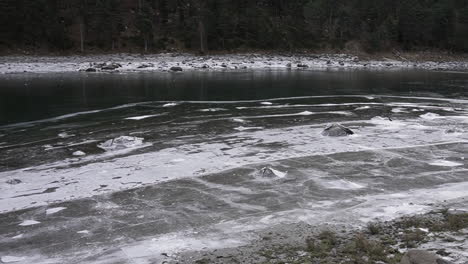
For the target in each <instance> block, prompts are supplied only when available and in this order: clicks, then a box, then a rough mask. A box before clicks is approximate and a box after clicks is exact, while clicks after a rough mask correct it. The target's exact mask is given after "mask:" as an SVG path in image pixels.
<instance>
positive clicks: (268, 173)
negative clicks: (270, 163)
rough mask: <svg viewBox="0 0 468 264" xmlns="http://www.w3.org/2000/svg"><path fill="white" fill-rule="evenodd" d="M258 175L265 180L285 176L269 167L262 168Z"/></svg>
mask: <svg viewBox="0 0 468 264" xmlns="http://www.w3.org/2000/svg"><path fill="white" fill-rule="evenodd" d="M260 175H262V177H265V178H275V177H278V178H284V177H285V176H286V173H284V172H281V171H278V170H275V169H273V168H270V167H264V168H262V169H261V170H260Z"/></svg>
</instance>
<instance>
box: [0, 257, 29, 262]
mask: <svg viewBox="0 0 468 264" xmlns="http://www.w3.org/2000/svg"><path fill="white" fill-rule="evenodd" d="M1 260H2V262H4V263H13V262H20V261H24V260H26V258H25V257H15V256H3V257H2V258H1Z"/></svg>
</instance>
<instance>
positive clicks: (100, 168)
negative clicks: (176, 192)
mask: <svg viewBox="0 0 468 264" xmlns="http://www.w3.org/2000/svg"><path fill="white" fill-rule="evenodd" d="M455 121H456V120H455ZM438 122H440V124H439V123H438ZM343 124H344V125H346V126H348V127H350V128H351V129H353V131H355V132H356V134H357V135H358V136H356V137H347V138H324V137H322V136H321V135H320V132H321V131H322V130H323V127H324V125H322V124H320V125H313V126H311V125H305V126H291V127H285V128H276V129H263V130H251V131H242V132H234V133H231V134H228V135H220V136H219V137H217V138H214V140H210V141H206V142H201V143H197V144H188V143H187V144H185V145H181V146H178V147H168V148H165V149H161V150H158V151H154V152H149V153H143V154H135V155H131V156H126V157H116V158H115V159H113V160H112V162H107V161H100V159H95V158H94V159H93V155H88V156H85V157H84V158H82V159H80V160H79V161H73V160H68V161H60V162H56V163H52V164H46V165H40V166H38V167H34V168H28V169H18V170H11V171H3V172H0V178H3V179H9V178H15V179H19V180H21V181H22V184H17V185H7V184H6V183H4V182H0V185H1V188H2V192H0V200H3V201H7V200H8V203H6V202H4V203H0V212H8V211H12V210H19V209H23V208H29V207H31V206H33V205H32V204H31V203H32V202H36V204H34V206H41V205H47V204H48V203H50V202H52V201H55V202H59V201H67V200H70V199H78V198H84V197H90V196H93V195H98V194H103V193H105V192H112V191H118V190H125V189H130V188H135V187H140V186H143V185H146V184H156V183H160V182H164V181H169V180H174V179H178V178H183V177H197V176H200V175H204V174H210V173H216V172H220V171H223V170H228V169H234V168H238V167H242V166H246V165H252V164H265V163H267V162H274V161H275V160H281V159H289V158H297V157H305V156H315V155H328V154H333V153H341V152H357V151H378V150H384V149H399V148H417V147H427V146H436V145H446V144H467V143H468V134H466V133H463V134H450V133H445V130H446V126H447V120H445V119H436V120H434V121H431V126H423V125H421V119H420V118H415V119H408V120H398V121H393V122H391V121H389V120H385V119H373V120H356V121H350V122H345V123H343ZM355 124H356V125H357V124H359V126H355ZM363 124H367V125H366V126H364V127H360V126H362V125H363ZM396 128H397V129H396ZM427 131H430V132H431V133H427ZM256 142H259V143H260V142H261V143H262V144H278V143H279V144H285V145H287V146H288V147H287V148H285V149H282V150H281V151H277V152H273V153H272V152H271V151H270V150H269V149H267V148H264V147H260V146H258V147H257V146H256ZM113 152H116V151H112V153H113ZM112 153H109V154H112ZM252 153H255V154H253V155H252ZM109 154H106V155H109ZM96 160H98V161H96ZM174 160H180V162H174ZM83 161H86V163H82V162H83ZM461 162H462V161H460V163H461ZM465 162H466V161H465ZM81 163H82V164H83V165H81V166H78V165H79V164H81ZM70 164H76V165H75V166H70V167H68V166H67V165H70ZM116 178H117V179H116ZM52 182H55V183H53V184H51V183H52ZM100 185H106V188H105V190H101V188H99V186H100ZM51 187H54V188H56V189H55V192H53V193H44V194H36V193H38V192H41V190H42V191H45V190H47V188H51ZM33 193H34V194H36V195H34V196H28V195H27V194H33Z"/></svg>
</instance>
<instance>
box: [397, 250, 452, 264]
mask: <svg viewBox="0 0 468 264" xmlns="http://www.w3.org/2000/svg"><path fill="white" fill-rule="evenodd" d="M400 264H451V262H449V261H446V260H443V259H441V258H439V257H438V256H437V255H436V254H434V253H431V252H428V251H425V250H410V251H408V252H407V253H406V254H405V255H404V256H403V258H402V259H401V262H400Z"/></svg>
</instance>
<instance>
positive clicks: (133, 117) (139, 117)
mask: <svg viewBox="0 0 468 264" xmlns="http://www.w3.org/2000/svg"><path fill="white" fill-rule="evenodd" d="M160 115H161V114H155V115H142V116H132V117H127V118H125V119H126V120H136V121H138V120H143V119H147V118H151V117H155V116H160Z"/></svg>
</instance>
